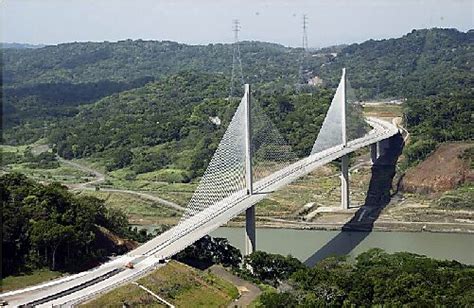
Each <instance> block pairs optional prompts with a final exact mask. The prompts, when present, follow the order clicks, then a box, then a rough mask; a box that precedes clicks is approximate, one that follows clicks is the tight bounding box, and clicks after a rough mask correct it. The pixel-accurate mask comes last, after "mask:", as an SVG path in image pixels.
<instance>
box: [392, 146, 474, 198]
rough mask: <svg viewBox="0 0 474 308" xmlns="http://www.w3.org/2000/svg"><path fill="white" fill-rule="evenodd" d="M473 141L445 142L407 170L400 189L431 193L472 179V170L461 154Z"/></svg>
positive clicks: (446, 189) (473, 179)
mask: <svg viewBox="0 0 474 308" xmlns="http://www.w3.org/2000/svg"><path fill="white" fill-rule="evenodd" d="M473 146H474V144H473V143H445V144H442V145H440V146H439V147H438V148H437V149H436V150H435V151H434V152H433V153H432V154H431V155H430V156H429V157H428V158H427V159H426V160H424V161H423V162H421V163H420V164H418V165H417V166H416V167H413V168H411V169H409V170H408V171H407V173H406V174H405V176H404V178H403V180H402V182H401V189H402V190H403V191H406V192H414V193H424V194H433V193H440V192H444V191H448V190H452V189H454V188H456V187H457V186H459V185H460V184H462V183H465V182H472V181H474V170H472V169H470V167H469V165H470V164H469V161H468V160H466V159H462V158H461V157H460V156H461V154H462V153H463V152H464V151H465V150H467V149H468V148H470V147H473Z"/></svg>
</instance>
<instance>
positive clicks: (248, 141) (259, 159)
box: [0, 70, 399, 307]
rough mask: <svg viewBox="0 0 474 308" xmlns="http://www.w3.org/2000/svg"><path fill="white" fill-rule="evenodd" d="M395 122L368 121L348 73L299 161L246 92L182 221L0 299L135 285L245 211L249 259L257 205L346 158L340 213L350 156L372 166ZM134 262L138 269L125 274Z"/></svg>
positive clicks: (85, 293)
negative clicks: (84, 267)
mask: <svg viewBox="0 0 474 308" xmlns="http://www.w3.org/2000/svg"><path fill="white" fill-rule="evenodd" d="M398 133H399V131H398V128H397V127H396V126H394V125H393V124H391V123H388V122H385V121H382V120H379V119H375V118H364V117H363V116H362V112H361V110H360V106H359V105H358V104H356V102H355V101H354V99H353V96H352V92H351V90H350V86H349V83H348V81H347V80H346V73H345V70H343V72H342V77H341V81H340V83H339V86H338V88H337V90H336V93H335V95H334V98H333V100H332V102H331V105H330V107H329V109H328V112H327V114H326V117H325V119H324V121H323V124H322V126H321V128H320V131H319V133H318V136H317V138H316V141H315V143H314V145H313V148H312V150H311V153H310V154H309V155H308V156H307V157H304V158H297V156H296V155H295V154H294V153H293V152H292V151H291V147H290V146H289V145H288V144H287V143H286V141H285V140H284V139H283V138H282V136H281V135H280V134H279V132H278V129H277V128H276V127H275V126H274V125H273V123H272V122H271V121H270V120H269V119H268V118H267V117H266V116H265V114H264V113H263V110H262V108H261V107H260V106H259V103H258V102H257V101H255V102H254V101H253V99H252V97H251V91H250V86H249V85H246V86H245V94H244V96H243V97H242V99H241V101H240V104H239V106H238V108H237V110H236V112H235V114H234V116H233V118H232V120H231V122H230V124H229V126H228V127H227V130H226V132H225V134H224V136H223V138H222V140H221V142H220V144H219V146H218V148H217V150H216V152H215V153H214V156H213V158H212V160H211V162H210V164H209V166H208V168H207V170H206V172H205V173H204V175H203V177H202V179H201V182H200V184H199V185H198V188H197V189H196V191H195V193H194V195H193V197H192V198H191V200H190V202H189V204H188V206H187V208H186V211H185V213H184V214H183V216H182V218H181V220H180V222H179V223H178V224H177V225H176V226H175V227H173V228H172V229H170V230H168V231H166V232H164V233H162V234H161V235H159V236H157V237H156V238H154V239H152V240H150V241H149V242H147V243H145V244H143V245H141V246H140V247H138V248H137V249H135V250H133V251H131V252H129V253H128V254H127V255H124V256H121V257H118V258H117V259H115V260H113V261H110V262H107V263H105V264H103V265H101V266H99V267H97V268H95V269H92V270H89V271H86V272H82V273H79V274H75V275H71V276H69V277H65V278H62V279H58V280H54V281H51V282H48V283H44V284H42V285H38V286H33V287H30V288H26V289H22V290H17V291H12V292H7V293H4V294H0V297H1V298H3V299H5V300H7V301H8V302H9V303H10V305H13V306H18V305H26V306H44V307H51V305H58V306H71V305H74V304H77V303H79V302H82V301H84V300H87V299H89V298H91V297H94V296H96V295H97V294H98V293H102V292H105V291H107V290H110V289H112V288H115V287H117V286H118V285H121V284H124V283H126V282H129V281H132V280H135V279H137V278H139V277H141V276H143V275H145V274H146V273H148V272H149V271H151V270H153V269H155V268H156V267H157V266H161V263H160V262H159V261H160V260H162V259H164V258H168V257H171V256H172V255H174V254H176V253H177V252H179V251H181V250H183V249H184V248H186V247H187V246H189V245H191V244H193V243H194V242H195V241H197V240H198V239H200V238H201V237H203V236H204V235H206V234H208V233H210V232H211V231H213V230H215V229H216V228H218V227H219V226H222V225H223V224H225V223H227V222H228V221H229V220H231V219H232V218H234V217H235V216H237V215H239V214H240V213H242V212H244V211H245V216H246V228H245V230H246V232H245V237H246V251H245V253H246V254H249V253H251V252H253V251H254V250H255V249H256V235H255V204H256V203H257V202H258V201H260V200H262V199H264V198H265V197H266V196H267V195H268V194H270V193H271V192H273V191H276V190H278V189H280V188H282V187H284V186H285V185H287V184H289V183H291V182H293V181H295V180H296V179H298V178H301V177H302V176H304V175H306V174H308V173H310V172H312V171H313V170H315V169H316V168H318V167H320V166H323V165H324V164H327V163H329V162H331V161H333V160H336V159H339V158H341V207H342V208H343V209H348V207H349V177H348V164H349V158H348V154H349V153H351V152H354V151H356V150H358V149H360V148H362V147H366V146H370V149H371V158H372V160H373V161H375V160H376V159H377V157H378V155H380V154H381V152H383V151H384V149H385V148H386V147H387V142H386V140H387V139H388V138H390V137H392V136H394V135H396V134H398ZM129 262H132V263H133V264H134V269H127V268H125V266H124V265H125V264H127V263H129Z"/></svg>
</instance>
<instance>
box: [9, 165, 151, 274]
mask: <svg viewBox="0 0 474 308" xmlns="http://www.w3.org/2000/svg"><path fill="white" fill-rule="evenodd" d="M0 187H1V194H2V201H3V202H2V235H3V237H2V252H3V253H2V273H3V276H8V275H12V274H17V273H21V272H29V271H31V270H35V269H41V268H49V269H51V270H78V269H84V268H87V267H88V266H90V265H92V264H93V263H94V262H97V261H98V260H101V259H103V258H104V257H106V255H107V254H108V252H107V251H106V250H104V249H103V247H101V245H100V244H99V243H97V242H96V239H97V236H98V234H100V232H99V229H100V228H105V229H108V230H109V231H111V232H114V233H115V234H117V235H120V236H123V237H129V238H135V239H137V240H146V239H147V237H146V233H145V235H144V234H136V233H134V232H132V231H131V230H130V229H129V227H128V221H127V218H126V216H125V214H124V213H123V212H121V211H119V210H116V209H107V208H106V207H105V206H104V202H103V201H101V200H99V199H97V198H94V197H76V196H74V195H72V194H71V193H69V192H68V191H67V188H66V187H64V186H62V185H60V184H59V183H53V184H50V185H48V186H43V185H41V184H38V183H35V182H33V181H32V180H30V179H28V178H27V177H26V176H24V175H21V174H16V173H11V174H5V175H3V176H1V177H0ZM118 252H120V251H118Z"/></svg>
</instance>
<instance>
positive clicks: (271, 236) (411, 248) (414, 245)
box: [141, 226, 474, 264]
mask: <svg viewBox="0 0 474 308" xmlns="http://www.w3.org/2000/svg"><path fill="white" fill-rule="evenodd" d="M141 228H143V226H141ZM144 228H146V229H147V230H149V231H152V230H153V229H154V227H153V226H146V227H144ZM211 236H214V237H225V238H227V239H228V240H229V242H230V243H231V244H232V245H233V246H235V247H237V248H239V249H240V251H242V252H244V229H243V228H227V227H222V228H219V229H217V230H216V231H213V232H212V233H211ZM257 248H258V249H259V250H263V251H266V252H271V253H278V254H282V255H289V254H291V255H292V256H294V257H296V258H298V259H299V260H301V261H303V262H304V261H307V260H308V259H310V261H309V262H308V264H312V263H313V264H314V262H316V261H318V260H319V259H321V258H324V257H326V256H328V255H333V254H338V255H349V256H350V257H355V256H357V255H358V254H360V253H361V252H364V251H367V250H368V249H370V248H382V249H384V250H385V251H387V252H389V253H393V252H397V251H407V252H412V253H416V254H421V255H426V256H428V257H431V258H435V259H440V260H445V259H447V260H457V261H459V262H462V263H465V264H474V234H465V233H430V232H377V231H374V232H370V233H365V232H340V231H321V230H294V229H268V228H259V229H257Z"/></svg>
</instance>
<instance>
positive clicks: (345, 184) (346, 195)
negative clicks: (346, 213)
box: [341, 155, 349, 210]
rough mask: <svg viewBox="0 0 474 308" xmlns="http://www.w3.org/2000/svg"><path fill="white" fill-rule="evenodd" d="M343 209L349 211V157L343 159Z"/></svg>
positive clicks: (345, 156)
mask: <svg viewBox="0 0 474 308" xmlns="http://www.w3.org/2000/svg"><path fill="white" fill-rule="evenodd" d="M341 207H342V209H343V210H348V209H349V156H348V155H344V156H342V157H341Z"/></svg>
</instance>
